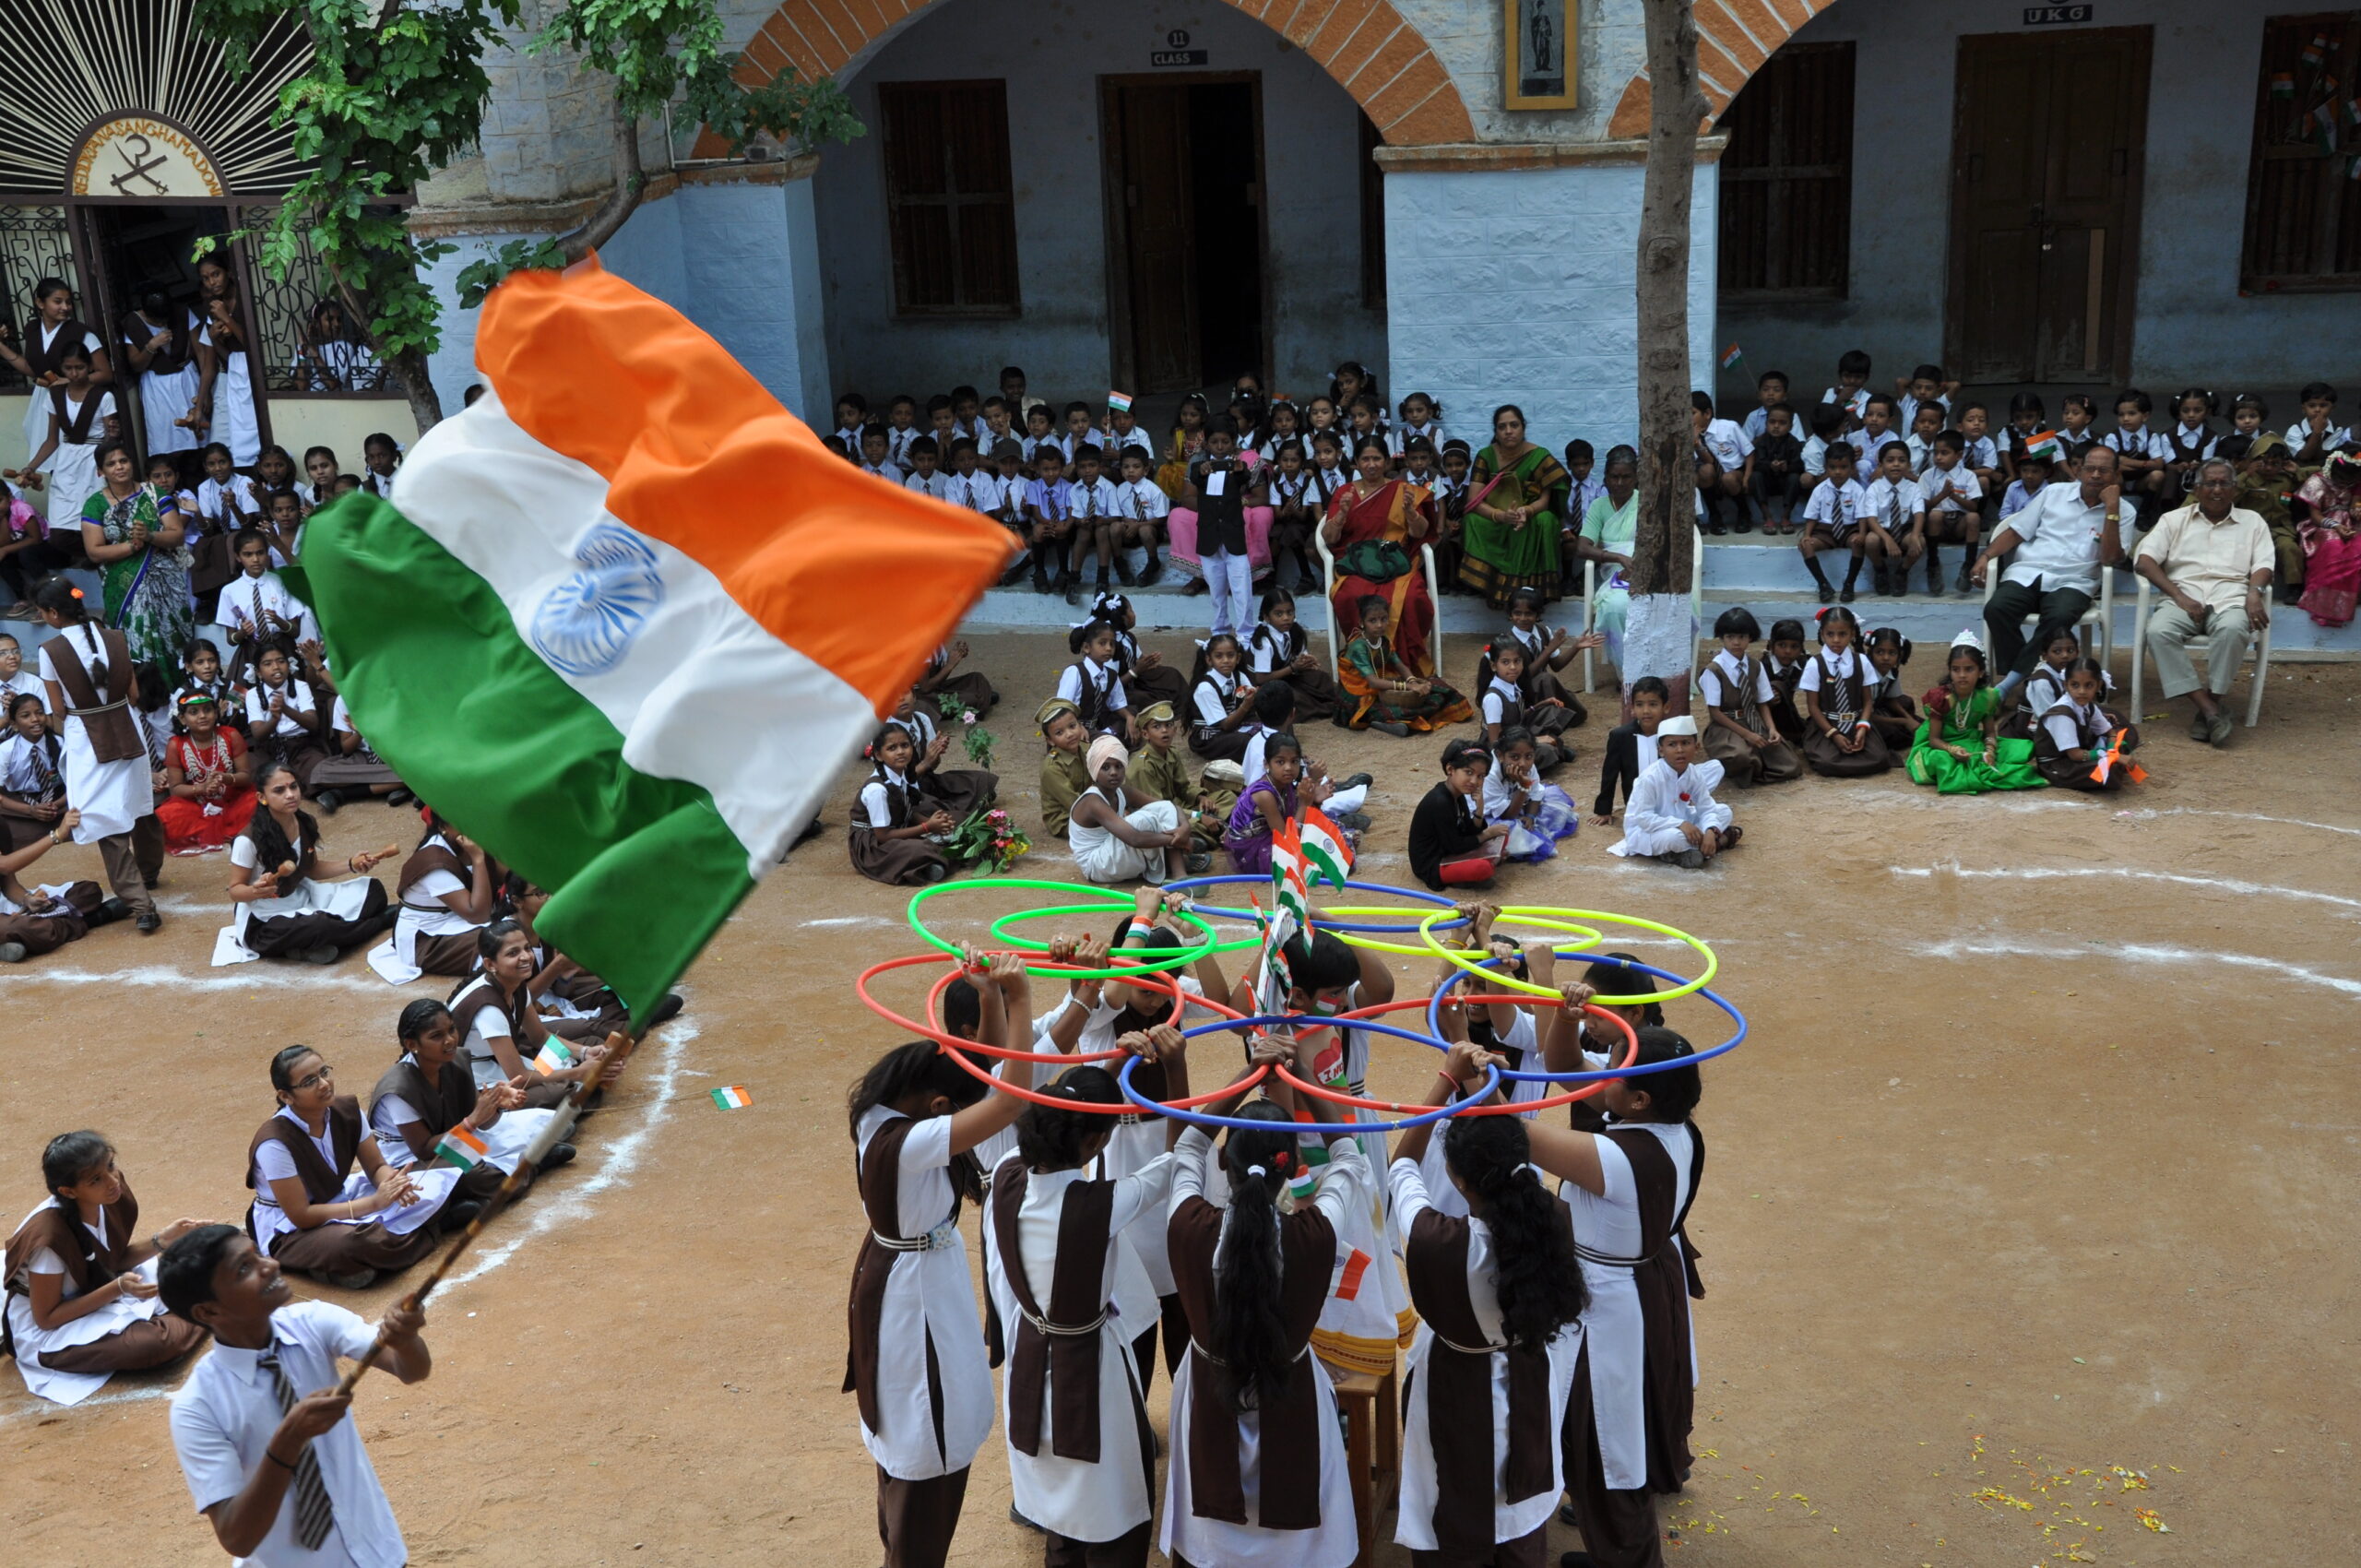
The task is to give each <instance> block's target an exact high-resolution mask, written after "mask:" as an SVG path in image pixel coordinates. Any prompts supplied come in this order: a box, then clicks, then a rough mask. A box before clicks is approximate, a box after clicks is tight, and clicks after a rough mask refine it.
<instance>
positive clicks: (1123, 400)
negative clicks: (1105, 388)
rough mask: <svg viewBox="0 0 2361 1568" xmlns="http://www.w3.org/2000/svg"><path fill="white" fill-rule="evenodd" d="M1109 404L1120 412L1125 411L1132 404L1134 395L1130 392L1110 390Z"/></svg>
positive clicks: (1108, 395)
mask: <svg viewBox="0 0 2361 1568" xmlns="http://www.w3.org/2000/svg"><path fill="white" fill-rule="evenodd" d="M1107 406H1108V407H1109V409H1111V410H1114V411H1115V412H1117V413H1119V414H1120V413H1123V412H1125V411H1127V410H1129V409H1130V408H1131V406H1132V395H1131V394H1130V393H1129V392H1114V391H1109V393H1108V394H1107Z"/></svg>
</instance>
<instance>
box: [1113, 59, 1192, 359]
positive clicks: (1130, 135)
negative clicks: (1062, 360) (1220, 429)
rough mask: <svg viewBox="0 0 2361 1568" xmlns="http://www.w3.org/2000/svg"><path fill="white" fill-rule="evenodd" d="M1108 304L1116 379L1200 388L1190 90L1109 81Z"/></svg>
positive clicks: (1180, 86) (1170, 85) (1182, 86)
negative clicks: (1198, 384) (1190, 148)
mask: <svg viewBox="0 0 2361 1568" xmlns="http://www.w3.org/2000/svg"><path fill="white" fill-rule="evenodd" d="M1103 89H1104V93H1105V97H1104V99H1103V100H1102V105H1101V107H1102V112H1103V114H1102V117H1103V121H1104V124H1105V126H1106V138H1105V142H1104V144H1103V145H1104V146H1105V147H1106V148H1107V153H1108V157H1107V169H1106V186H1107V210H1108V255H1109V259H1110V261H1111V262H1112V263H1113V265H1112V266H1111V267H1109V273H1110V275H1111V276H1110V277H1109V285H1110V287H1109V307H1110V310H1111V312H1112V314H1113V315H1114V317H1115V319H1114V322H1113V324H1112V325H1113V327H1114V330H1113V331H1112V332H1110V333H1109V337H1110V338H1111V339H1112V340H1113V342H1114V345H1115V364H1114V371H1115V379H1116V382H1117V384H1118V385H1119V386H1122V387H1124V388H1125V389H1126V390H1129V391H1133V392H1138V393H1148V392H1172V391H1179V390H1181V389H1184V388H1191V387H1194V386H1196V384H1197V373H1198V366H1197V360H1198V344H1197V285H1196V267H1195V265H1194V260H1193V258H1194V256H1195V253H1196V244H1195V234H1194V228H1195V211H1196V199H1195V196H1196V193H1195V189H1194V183H1193V181H1192V179H1191V176H1190V155H1189V89H1188V87H1187V86H1186V85H1185V84H1183V83H1178V82H1175V83H1163V82H1135V81H1124V80H1119V79H1107V80H1105V81H1104V83H1103Z"/></svg>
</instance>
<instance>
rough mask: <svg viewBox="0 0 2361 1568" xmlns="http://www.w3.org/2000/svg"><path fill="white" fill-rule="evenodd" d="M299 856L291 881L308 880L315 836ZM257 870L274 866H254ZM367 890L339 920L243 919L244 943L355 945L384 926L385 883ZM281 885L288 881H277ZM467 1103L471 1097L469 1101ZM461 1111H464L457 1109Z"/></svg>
mask: <svg viewBox="0 0 2361 1568" xmlns="http://www.w3.org/2000/svg"><path fill="white" fill-rule="evenodd" d="M299 852H300V854H301V857H302V858H301V859H300V860H298V861H297V862H296V865H295V876H294V878H293V879H292V880H294V881H309V880H311V878H312V876H313V873H314V869H315V867H316V865H317V863H318V861H319V852H320V844H319V840H318V839H316V838H306V839H305V840H304V841H303V844H302V845H301V846H300V849H299ZM274 869H276V868H274V867H271V866H257V867H256V868H255V870H257V871H261V872H268V871H271V870H274ZM368 883H369V890H368V892H367V893H365V894H363V895H362V904H361V913H360V914H359V915H358V916H356V917H354V918H353V919H351V920H349V921H348V920H341V919H339V918H338V917H337V916H335V915H332V914H330V913H328V912H327V911H326V909H309V910H306V911H304V912H303V913H302V914H299V915H272V916H269V917H267V918H266V917H263V916H259V915H257V916H254V917H251V918H250V919H248V920H247V921H246V937H245V940H246V945H247V946H248V947H249V948H251V949H253V950H254V951H255V952H256V953H259V954H261V955H262V956H264V957H266V958H285V957H290V956H293V955H295V954H299V953H303V952H305V951H307V950H308V949H310V948H314V947H333V948H335V949H336V950H337V951H338V952H339V953H340V952H343V951H344V950H345V949H347V948H350V947H355V946H358V945H359V944H362V943H363V942H366V941H368V940H369V939H370V938H371V937H373V936H374V935H376V934H377V933H378V932H380V931H382V930H384V929H385V925H386V920H385V914H386V885H385V884H384V883H382V882H379V881H378V880H377V879H376V878H375V877H374V876H373V877H370V878H369V879H368ZM280 885H281V886H282V887H285V886H288V885H291V883H281V884H280ZM469 1103H470V1104H471V1105H472V1103H473V1101H470V1102H469ZM461 1114H462V1115H464V1114H465V1112H464V1111H463V1112H461Z"/></svg>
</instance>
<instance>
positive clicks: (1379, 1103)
mask: <svg viewBox="0 0 2361 1568" xmlns="http://www.w3.org/2000/svg"><path fill="white" fill-rule="evenodd" d="M1448 983H1450V984H1456V983H1458V977H1457V976H1453V978H1452V980H1451V981H1450V982H1448ZM1429 1001H1430V998H1428V997H1423V996H1413V997H1409V998H1407V999H1406V1000H1403V1001H1398V1002H1383V1003H1380V1004H1377V1005H1376V1006H1374V1007H1365V1008H1361V1009H1358V1010H1357V1011H1356V1012H1354V1013H1352V1014H1350V1015H1339V1016H1350V1017H1352V1018H1354V1019H1355V1020H1358V1019H1360V1018H1362V1017H1365V1016H1369V1015H1370V1014H1373V1013H1395V1012H1400V1011H1402V1010H1403V1009H1405V1008H1409V1007H1425V1006H1427V1004H1428V1003H1429ZM1460 1001H1461V1002H1463V1003H1465V1004H1468V1005H1471V1006H1473V1005H1480V1004H1487V1003H1510V1004H1514V1005H1517V1006H1524V1005H1525V1001H1524V1000H1523V999H1522V998H1520V997H1514V996H1499V997H1473V996H1464V997H1462V998H1460ZM1536 1001H1537V999H1536ZM1558 1004H1559V1005H1560V1007H1562V1006H1564V1005H1565V998H1564V997H1562V996H1561V997H1560V998H1559V999H1558ZM1545 1005H1546V1004H1545ZM1583 1010H1584V1012H1586V1013H1595V1014H1596V1015H1597V1016H1599V1017H1601V1018H1604V1019H1605V1020H1606V1021H1607V1022H1608V1023H1610V1024H1613V1025H1614V1026H1615V1027H1616V1028H1619V1029H1621V1030H1622V1031H1623V1038H1624V1047H1623V1061H1624V1063H1625V1064H1626V1065H1629V1064H1630V1063H1631V1062H1633V1061H1634V1060H1636V1059H1637V1058H1638V1056H1639V1054H1640V1034H1639V1031H1638V1030H1637V1029H1634V1028H1632V1027H1631V1024H1630V1023H1628V1022H1627V1021H1625V1020H1624V1019H1622V1018H1620V1017H1618V1016H1616V1015H1615V1014H1613V1013H1611V1012H1609V1011H1608V1010H1607V1009H1606V1008H1604V1007H1601V1006H1598V1005H1597V1004H1595V1003H1585V1004H1584V1007H1583ZM1435 1011H1439V1009H1438V1010H1435ZM1437 1022H1440V1020H1437ZM1427 1043H1428V1044H1429V1045H1433V1046H1442V1047H1443V1049H1445V1050H1448V1049H1449V1048H1448V1047H1447V1046H1444V1045H1443V1040H1442V1036H1441V1035H1436V1036H1434V1037H1433V1038H1431V1039H1429V1040H1428V1041H1427ZM1278 1072H1279V1077H1280V1078H1281V1079H1282V1080H1283V1081H1284V1082H1286V1083H1287V1084H1288V1085H1289V1086H1291V1087H1295V1088H1299V1089H1301V1090H1302V1091H1303V1092H1304V1093H1306V1094H1308V1095H1310V1096H1311V1097H1312V1098H1313V1099H1325V1100H1330V1101H1333V1102H1335V1103H1336V1104H1338V1105H1349V1106H1352V1107H1354V1108H1356V1109H1358V1110H1362V1111H1412V1110H1416V1109H1418V1108H1417V1107H1415V1106H1408V1105H1401V1104H1397V1103H1395V1102H1394V1101H1392V1100H1373V1099H1358V1098H1357V1097H1355V1096H1352V1095H1348V1094H1342V1093H1339V1092H1338V1091H1336V1090H1335V1089H1331V1088H1327V1087H1316V1086H1314V1085H1311V1084H1307V1083H1305V1082H1303V1081H1302V1080H1301V1079H1299V1078H1298V1077H1297V1076H1296V1075H1294V1074H1292V1073H1290V1072H1288V1071H1287V1069H1286V1068H1285V1067H1281V1068H1280V1069H1279V1070H1278ZM1548 1076H1549V1075H1547V1074H1538V1075H1536V1074H1533V1073H1513V1072H1510V1071H1508V1070H1507V1069H1505V1068H1503V1069H1501V1077H1503V1078H1507V1079H1514V1080H1521V1081H1527V1082H1530V1081H1533V1080H1534V1079H1536V1078H1547V1077H1548ZM1607 1076H1612V1075H1604V1076H1601V1077H1600V1078H1599V1079H1598V1080H1597V1081H1596V1082H1594V1083H1590V1084H1588V1085H1586V1086H1585V1087H1582V1088H1578V1089H1572V1090H1569V1091H1568V1092H1567V1093H1565V1094H1560V1095H1548V1096H1545V1097H1544V1098H1542V1099H1533V1100H1524V1101H1518V1102H1512V1103H1509V1104H1503V1105H1467V1106H1465V1107H1464V1108H1463V1109H1462V1110H1461V1111H1460V1112H1459V1113H1460V1114H1461V1115H1463V1116H1505V1115H1507V1114H1509V1113H1510V1112H1511V1111H1514V1112H1516V1113H1517V1114H1519V1115H1524V1114H1526V1113H1528V1112H1531V1111H1554V1110H1555V1109H1557V1108H1558V1107H1559V1106H1561V1105H1572V1103H1573V1102H1574V1101H1576V1100H1578V1099H1589V1098H1590V1097H1591V1096H1592V1095H1595V1094H1597V1093H1599V1092H1600V1091H1601V1090H1603V1089H1604V1088H1606V1087H1607V1083H1606V1077H1607Z"/></svg>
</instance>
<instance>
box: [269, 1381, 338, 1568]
mask: <svg viewBox="0 0 2361 1568" xmlns="http://www.w3.org/2000/svg"><path fill="white" fill-rule="evenodd" d="M256 1364H258V1365H259V1366H261V1367H262V1368H263V1369H264V1370H265V1371H267V1372H269V1373H270V1382H271V1386H272V1388H273V1389H274V1390H275V1391H276V1392H277V1394H278V1395H279V1414H280V1415H281V1416H284V1415H286V1414H287V1412H288V1411H290V1410H291V1409H293V1408H295V1385H294V1384H291V1383H290V1382H288V1381H287V1372H286V1371H285V1369H283V1368H281V1367H280V1366H279V1353H278V1352H277V1351H276V1350H266V1351H264V1352H263V1354H262V1357H261V1359H260V1360H259V1361H258V1362H257V1363H256ZM294 1488H295V1538H296V1539H297V1540H299V1541H301V1542H303V1549H304V1550H306V1551H317V1550H320V1543H321V1542H322V1541H324V1540H326V1539H327V1538H328V1526H330V1525H333V1524H334V1523H336V1511H335V1509H333V1508H331V1507H330V1506H329V1505H328V1488H327V1482H326V1481H324V1480H322V1479H320V1456H319V1455H318V1454H317V1453H315V1452H314V1450H313V1447H312V1445H311V1444H310V1443H305V1444H303V1455H302V1457H300V1458H298V1459H297V1460H296V1461H295V1480H294Z"/></svg>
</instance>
